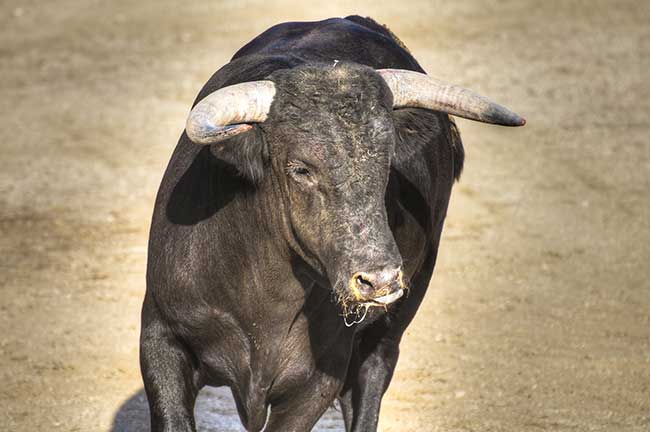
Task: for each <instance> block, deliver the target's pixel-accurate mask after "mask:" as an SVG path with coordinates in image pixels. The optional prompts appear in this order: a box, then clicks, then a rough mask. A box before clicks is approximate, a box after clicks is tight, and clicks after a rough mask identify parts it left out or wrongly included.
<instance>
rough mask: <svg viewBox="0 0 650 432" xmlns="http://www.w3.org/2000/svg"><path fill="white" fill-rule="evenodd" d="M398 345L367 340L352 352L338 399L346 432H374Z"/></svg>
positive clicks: (397, 354)
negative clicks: (346, 375)
mask: <svg viewBox="0 0 650 432" xmlns="http://www.w3.org/2000/svg"><path fill="white" fill-rule="evenodd" d="M398 344H399V342H395V341H391V340H376V339H375V340H372V339H371V340H368V339H366V340H362V341H360V343H359V346H358V347H357V348H355V351H354V353H353V357H352V359H351V360H350V368H349V369H348V377H347V380H346V383H345V387H344V389H343V392H342V393H341V395H340V397H339V402H340V403H341V409H342V411H343V419H344V421H345V429H346V431H348V432H361V431H364V432H365V431H376V430H377V422H378V421H379V409H380V405H381V399H382V397H383V395H384V393H385V392H386V390H387V389H388V385H389V384H390V380H391V378H392V377H393V371H394V370H395V366H396V364H397V358H398V356H399V346H398Z"/></svg>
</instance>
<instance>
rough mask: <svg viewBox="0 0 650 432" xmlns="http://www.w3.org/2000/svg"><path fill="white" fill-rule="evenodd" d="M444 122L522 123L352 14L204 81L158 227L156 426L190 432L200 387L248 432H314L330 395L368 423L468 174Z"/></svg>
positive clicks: (259, 45) (288, 36)
mask: <svg viewBox="0 0 650 432" xmlns="http://www.w3.org/2000/svg"><path fill="white" fill-rule="evenodd" d="M450 114H451V115H455V116H459V117H463V118H467V119H472V120H477V121H481V122H486V123H492V124H499V125H506V126H519V125H523V124H524V123H525V121H524V119H523V118H521V117H520V116H518V115H517V114H515V113H513V112H511V111H509V110H508V109H506V108H504V107H502V106H500V105H497V104H496V103H494V102H492V101H490V100H488V99H487V98H485V97H483V96H480V95H478V94H476V93H474V92H472V91H470V90H468V89H465V88H462V87H459V86H455V85H452V84H448V83H444V82H442V81H439V80H437V79H434V78H432V77H430V76H428V75H426V74H425V73H424V71H423V69H422V68H421V67H420V65H419V64H418V62H417V61H416V60H415V59H414V58H413V56H412V55H411V54H410V52H409V51H408V50H407V49H406V47H405V46H404V44H402V43H401V42H400V41H399V39H398V38H397V37H396V36H394V35H393V34H392V32H390V31H389V30H388V29H387V28H386V27H383V26H380V25H378V24H377V23H376V22H375V21H373V20H372V19H369V18H361V17H358V16H351V17H347V18H345V19H340V18H335V19H328V20H324V21H320V22H289V23H284V24H280V25H277V26H274V27H272V28H270V29H269V30H267V31H265V32H264V33H262V34H261V35H259V36H258V37H256V38H255V39H253V40H252V41H251V42H249V43H248V44H247V45H245V46H244V47H243V48H241V49H240V50H239V51H238V52H237V53H236V54H235V55H234V57H233V58H232V60H231V61H230V62H229V63H228V64H226V65H225V66H223V67H222V68H221V69H220V70H219V71H217V72H216V73H215V74H214V75H213V76H212V77H211V78H210V79H209V81H208V82H207V83H206V84H205V86H204V87H203V89H202V90H201V91H200V93H199V94H198V97H197V99H196V102H195V104H194V106H193V108H192V110H191V112H190V115H189V118H188V120H187V124H186V128H185V131H184V133H183V134H182V136H181V137H180V140H179V142H178V144H177V146H176V148H175V150H174V152H173V155H172V157H171V161H170V162H169V165H168V167H167V170H166V172H165V174H164V178H163V180H162V183H161V185H160V189H159V192H158V195H157V199H156V203H155V210H154V214H153V219H152V223H151V232H150V238H149V253H148V266H147V291H146V294H145V298H144V302H143V308H142V330H141V339H140V363H141V370H142V376H143V380H144V384H145V390H146V393H147V397H148V400H149V405H150V411H151V425H152V430H153V431H193V430H195V421H194V416H193V407H194V402H195V398H196V396H197V393H198V392H199V390H200V389H201V388H202V387H203V386H205V385H211V386H229V387H230V389H231V390H232V394H233V396H234V400H235V403H236V406H237V410H238V413H239V416H240V419H241V421H242V423H243V425H244V427H245V428H246V429H247V430H249V431H260V430H262V429H264V430H266V431H307V430H310V429H311V428H312V427H313V425H314V424H315V423H316V422H317V420H318V419H319V417H320V416H321V415H322V414H323V413H324V411H325V410H326V409H327V408H328V407H329V406H330V405H331V404H332V403H334V401H335V400H337V399H338V401H339V403H340V406H341V410H342V413H343V418H344V422H345V427H346V430H347V431H374V430H376V428H377V422H378V418H379V409H380V403H381V399H382V396H383V394H384V392H385V391H386V389H387V388H388V385H389V383H390V381H391V377H392V375H393V371H394V369H395V365H396V363H397V359H398V355H399V343H400V339H401V337H402V335H403V333H404V331H405V329H406V327H407V326H408V325H409V323H410V322H411V320H412V319H413V317H414V315H415V313H416V311H417V309H418V307H419V305H420V303H421V302H422V299H423V297H424V294H425V292H426V289H427V286H428V285H429V280H430V279H431V275H432V272H433V269H434V265H435V262H436V255H437V251H438V245H439V242H440V235H441V232H442V228H443V222H444V220H445V216H446V212H447V206H448V203H449V197H450V193H451V189H452V185H453V183H454V181H455V180H457V179H458V177H459V175H460V173H461V170H462V167H463V158H464V151H463V146H462V143H461V139H460V136H459V133H458V130H457V128H456V125H455V123H454V122H453V121H452V119H451V117H450V116H449V115H450Z"/></svg>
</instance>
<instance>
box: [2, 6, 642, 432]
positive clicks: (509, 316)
mask: <svg viewBox="0 0 650 432" xmlns="http://www.w3.org/2000/svg"><path fill="white" fill-rule="evenodd" d="M324 3H327V6H322V5H320V6H318V7H316V6H314V7H307V6H296V5H295V4H294V5H292V4H291V3H290V2H288V1H287V2H273V1H227V2H226V1H221V2H216V1H196V2H171V1H168V0H164V1H151V0H146V1H139V2H131V1H126V0H116V1H101V2H100V1H97V0H95V1H92V0H87V1H83V2H82V1H72V0H61V1H52V2H43V1H34V0H31V1H20V2H19V1H16V0H4V1H3V2H2V4H1V5H0V12H1V13H0V76H1V77H2V79H0V96H1V97H0V112H2V116H1V118H0V130H2V134H3V138H2V142H1V143H0V158H1V160H2V169H1V170H0V257H1V258H0V383H2V385H0V430H2V431H45V430H47V431H84V432H85V431H139V430H142V428H143V427H144V426H143V425H144V424H146V419H147V417H146V416H147V413H146V403H145V401H144V396H143V394H142V392H141V391H142V382H141V378H140V373H139V369H138V361H137V357H138V334H139V312H140V311H139V309H140V304H141V301H142V296H143V293H144V272H145V263H146V244H147V243H146V242H147V231H148V224H149V218H150V214H151V211H152V206H153V199H154V196H155V193H156V190H157V187H158V184H159V182H160V179H161V176H162V173H163V170H164V168H165V166H166V164H167V161H168V159H169V156H170V154H171V151H172V149H173V147H174V145H175V144H176V140H177V138H178V136H179V134H180V132H181V131H182V128H183V125H184V121H185V117H186V114H187V112H188V109H189V106H190V104H191V102H192V100H193V99H194V97H195V95H196V93H197V92H198V90H199V88H200V87H201V85H202V84H203V83H204V82H205V81H206V80H207V79H208V77H209V76H210V75H211V74H212V73H213V72H214V71H215V70H216V69H217V68H219V67H220V66H221V65H222V64H224V63H225V62H227V60H228V59H229V57H230V56H231V55H232V54H233V53H234V52H235V51H236V49H237V48H239V47H240V46H242V45H243V44H244V43H246V42H247V41H248V40H250V39H251V38H253V37H254V36H255V35H257V34H258V33H259V32H261V31H263V30H264V29H266V28H267V27H269V26H270V25H272V24H276V23H278V22H282V21H287V20H312V19H321V18H325V17H330V16H344V15H346V14H349V13H359V14H362V15H369V16H372V17H374V18H376V19H377V20H378V21H380V22H384V23H386V24H388V25H389V26H390V27H391V29H392V30H393V31H394V32H395V33H396V34H397V35H399V37H400V38H401V39H402V40H403V41H404V42H405V43H406V44H407V45H408V46H409V47H410V49H411V51H412V52H413V53H414V54H415V56H416V57H417V58H418V59H419V60H420V62H421V63H422V65H423V66H424V67H425V69H426V70H427V71H428V72H429V73H431V74H434V75H437V76H439V77H441V78H444V79H447V80H450V81H454V82H457V83H459V84H462V85H465V86H468V87H470V88H474V89H476V90H478V91H480V92H482V93H484V94H486V95H489V96H491V97H492V98H494V99H495V100H498V101H500V102H502V103H503V104H505V105H507V106H509V107H511V108H512V109H514V110H516V111H517V112H519V113H521V114H522V115H524V116H525V117H526V118H527V119H528V122H529V123H528V125H527V126H526V127H525V128H521V129H506V128H498V127H493V126H488V125H481V124H476V123H472V122H468V121H462V120H459V121H458V123H459V126H460V128H461V132H462V134H463V139H464V142H465V147H466V152H467V164H466V168H465V172H464V175H463V177H462V180H461V182H460V183H459V184H458V185H457V186H456V187H455V192H454V195H453V197H452V203H451V209H450V213H449V216H448V219H447V225H446V229H445V235H444V238H443V241H442V245H441V252H440V259H439V262H438V267H437V271H436V274H435V276H434V280H433V282H432V286H431V289H430V291H429V293H428V296H427V298H426V300H425V303H424V305H423V307H422V308H421V309H420V312H419V314H418V316H417V318H416V320H415V321H414V323H413V325H412V326H411V327H410V329H409V331H408V333H407V336H406V337H405V339H404V342H403V344H402V356H401V359H400V362H399V365H398V368H397V372H396V375H395V377H394V379H393V383H392V385H391V387H390V389H389V391H388V393H387V395H386V397H385V399H384V404H383V409H382V414H381V421H380V429H381V430H382V431H395V432H397V431H449V432H451V431H565V430H566V431H630V432H631V431H647V430H650V322H649V321H650V282H649V279H650V192H649V190H650V138H649V137H650V115H649V114H650V84H649V83H648V70H650V25H648V23H649V22H650V6H649V5H650V3H648V2H631V1H619V2H609V1H582V2H578V1H562V2H560V1H549V2H542V1H478V0H473V1H464V2H449V1H447V2H442V1H419V2H386V4H385V5H383V6H382V5H378V4H377V3H376V2H369V1H368V2H366V4H365V5H364V4H357V5H356V6H355V7H354V8H352V7H350V6H346V5H347V4H348V2H344V1H331V2H324ZM197 411H198V414H197V416H198V417H199V423H200V424H201V429H200V430H202V431H208V430H210V431H211V430H237V426H236V420H237V419H236V416H235V414H234V411H233V406H232V401H231V400H230V398H229V396H228V393H227V392H224V391H221V390H220V391H214V390H209V391H207V392H206V394H204V395H203V396H202V398H201V400H200V401H199V404H198V408H197ZM319 427H320V430H341V423H340V418H339V415H338V413H336V412H333V413H331V415H330V416H329V417H328V418H327V419H325V421H324V422H321V424H320V426H319Z"/></svg>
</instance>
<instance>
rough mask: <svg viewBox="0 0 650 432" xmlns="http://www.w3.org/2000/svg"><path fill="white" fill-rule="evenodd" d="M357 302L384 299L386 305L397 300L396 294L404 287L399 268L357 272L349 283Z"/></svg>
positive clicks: (397, 295)
mask: <svg viewBox="0 0 650 432" xmlns="http://www.w3.org/2000/svg"><path fill="white" fill-rule="evenodd" d="M349 285H350V291H352V293H353V295H354V297H355V298H356V300H357V301H364V302H365V301H372V300H376V299H381V300H383V299H386V300H387V302H386V303H391V302H392V301H394V300H397V299H398V298H399V297H401V295H399V294H397V292H399V291H401V290H402V288H403V287H404V286H403V285H404V283H403V281H402V271H401V270H400V269H399V268H384V269H381V270H378V271H374V272H357V273H355V274H354V275H353V276H352V278H351V279H350V282H349ZM393 297H394V298H393Z"/></svg>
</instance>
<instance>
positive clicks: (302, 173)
mask: <svg viewBox="0 0 650 432" xmlns="http://www.w3.org/2000/svg"><path fill="white" fill-rule="evenodd" d="M293 173H294V174H296V175H300V176H306V175H309V170H308V169H307V168H306V167H296V168H294V169H293Z"/></svg>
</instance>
